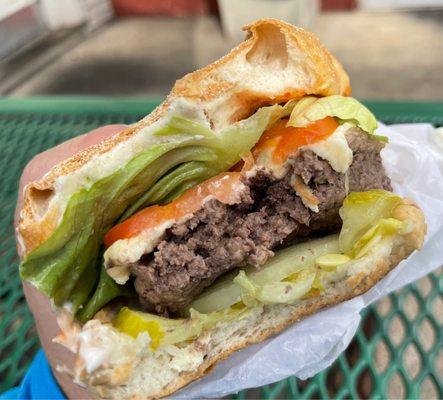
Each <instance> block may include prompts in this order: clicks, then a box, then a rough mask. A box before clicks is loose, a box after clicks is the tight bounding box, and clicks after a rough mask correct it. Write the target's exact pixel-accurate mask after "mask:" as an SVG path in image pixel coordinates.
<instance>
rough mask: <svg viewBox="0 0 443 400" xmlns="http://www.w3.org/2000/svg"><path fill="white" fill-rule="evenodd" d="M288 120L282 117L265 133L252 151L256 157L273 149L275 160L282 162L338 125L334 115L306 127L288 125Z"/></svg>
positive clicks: (325, 135)
mask: <svg viewBox="0 0 443 400" xmlns="http://www.w3.org/2000/svg"><path fill="white" fill-rule="evenodd" d="M287 122H288V120H287V119H282V120H280V121H278V122H277V123H276V124H275V125H274V126H272V127H271V128H270V129H268V130H267V131H265V132H264V133H263V135H262V136H261V138H260V140H259V142H258V143H257V145H256V146H255V147H254V149H253V151H252V152H253V154H254V156H255V157H257V156H258V155H259V154H260V153H261V152H263V151H266V150H271V151H272V153H273V156H272V159H273V161H274V162H275V163H277V164H282V163H284V162H285V161H286V160H287V158H288V157H289V156H290V155H291V154H295V153H296V152H297V151H298V149H299V148H300V147H302V146H307V145H310V144H313V143H316V142H319V141H321V140H324V139H326V138H327V137H328V136H329V135H331V134H332V133H333V132H334V131H335V130H336V129H337V127H338V122H337V121H336V120H335V118H333V117H326V118H323V119H320V120H318V121H315V122H313V123H312V124H310V125H308V126H307V127H304V128H294V127H292V126H288V127H287V126H286V123H287Z"/></svg>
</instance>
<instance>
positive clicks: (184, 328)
mask: <svg viewBox="0 0 443 400" xmlns="http://www.w3.org/2000/svg"><path fill="white" fill-rule="evenodd" d="M245 30H246V31H247V38H246V40H245V41H244V42H242V43H241V44H240V45H239V46H238V47H236V48H235V49H233V50H232V51H231V52H230V53H229V54H227V55H226V56H224V57H223V58H221V59H220V60H218V61H216V62H214V63H213V64H211V65H208V66H207V67H205V68H202V69H200V70H198V71H195V72H193V73H190V74H188V75H186V76H185V77H184V78H182V79H180V80H179V81H177V82H176V84H175V86H174V88H173V89H172V91H171V93H170V95H169V96H168V97H167V98H166V100H165V101H164V102H163V103H162V104H161V105H160V106H159V107H158V108H157V109H155V110H154V111H153V112H152V113H151V114H150V115H148V116H147V117H145V118H144V119H142V120H141V121H140V122H138V123H136V124H134V125H133V126H131V127H129V128H127V129H126V130H124V131H123V132H121V133H118V134H116V135H114V136H112V137H111V138H108V139H106V140H104V141H102V142H100V143H99V144H97V145H94V146H92V147H89V148H87V149H86V150H83V151H81V152H79V153H77V154H75V155H74V156H73V157H71V158H68V159H66V160H64V161H62V162H61V163H59V164H58V165H56V166H55V167H54V168H52V169H51V170H50V171H49V172H48V173H47V174H46V175H45V176H43V178H41V179H40V180H37V181H34V182H31V183H29V184H28V185H26V187H25V189H24V191H23V193H21V196H23V199H24V201H23V207H22V209H21V211H20V214H19V224H18V234H17V237H18V245H19V248H20V252H21V254H22V255H23V259H22V262H21V265H20V274H21V277H22V279H23V280H24V281H27V282H29V283H30V284H32V285H33V286H35V288H37V289H38V290H39V291H40V292H42V293H43V294H45V295H46V296H47V297H48V298H49V299H50V300H51V302H52V305H53V308H54V312H55V313H56V314H57V318H58V322H59V325H60V328H61V333H60V335H59V336H58V337H56V338H55V339H54V340H56V341H57V342H58V343H60V344H61V345H63V346H65V347H66V348H68V349H69V350H70V351H71V352H72V353H73V355H74V357H75V362H74V363H72V365H71V366H59V370H60V368H61V369H62V370H63V371H66V372H67V373H68V374H70V379H72V380H73V381H74V382H75V383H76V384H78V385H81V386H83V387H86V388H87V390H88V391H89V393H90V395H91V396H95V397H103V398H118V399H121V398H139V397H140V398H158V397H162V396H166V395H168V394H171V393H173V392H175V391H176V390H178V389H180V388H181V387H183V386H185V385H187V384H189V383H190V382H192V381H194V380H196V379H198V378H200V377H201V376H203V375H204V374H205V373H207V372H208V371H209V370H210V369H211V367H213V366H214V364H215V363H216V362H218V361H219V360H222V359H224V358H226V357H228V356H229V355H230V354H231V353H233V352H234V351H236V350H239V349H242V348H244V347H246V346H248V345H250V344H252V343H257V342H260V341H262V340H264V339H266V338H268V337H269V336H271V335H275V334H278V332H280V331H282V330H283V329H285V328H286V327H287V326H288V325H290V324H293V323H296V322H297V321H298V320H300V319H301V318H303V317H305V316H307V315H310V314H312V313H315V312H316V311H318V310H320V309H321V308H323V307H327V306H330V305H334V304H337V303H339V302H342V301H344V300H347V299H350V298H352V297H354V296H357V295H359V294H361V293H364V292H365V291H367V290H368V289H369V288H371V287H372V286H373V285H374V284H376V283H377V282H378V281H379V280H380V279H382V278H383V276H384V275H385V274H386V273H388V272H389V271H390V270H391V269H393V268H394V267H395V266H396V265H397V264H398V263H399V262H400V261H401V260H403V259H405V258H406V257H408V256H409V255H410V254H411V252H413V251H414V250H415V249H419V248H420V247H421V245H422V242H423V237H424V234H425V223H424V218H423V213H422V212H421V210H420V209H419V207H418V206H417V205H415V204H414V203H413V202H412V201H410V200H408V199H403V198H401V197H400V196H398V195H396V194H394V193H392V191H391V190H392V187H391V183H390V179H389V177H388V176H387V175H386V172H385V169H384V167H383V163H382V158H381V155H380V152H381V151H382V149H383V147H384V146H386V143H387V138H385V137H381V136H377V135H376V134H375V133H374V132H375V129H376V128H377V121H376V119H375V117H374V115H373V114H372V113H371V112H370V111H369V110H368V109H367V108H366V107H365V106H363V105H362V104H361V103H360V102H358V101H357V100H356V99H354V98H352V97H349V95H350V91H351V89H350V85H349V79H348V76H347V75H346V73H345V71H344V70H343V68H342V66H341V65H340V63H339V62H338V61H337V60H336V59H335V58H334V57H333V56H332V55H331V54H330V53H329V52H328V51H327V50H326V49H325V48H324V47H323V46H322V44H321V43H320V42H319V41H318V39H316V38H315V37H314V36H313V35H311V34H310V33H308V32H306V31H304V30H302V29H299V28H296V27H294V26H291V25H289V24H287V23H284V22H281V21H277V20H260V21H257V22H255V23H253V24H251V25H249V26H246V27H245ZM324 334H325V335H327V332H324Z"/></svg>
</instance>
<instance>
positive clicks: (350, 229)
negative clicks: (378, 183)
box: [339, 190, 401, 253]
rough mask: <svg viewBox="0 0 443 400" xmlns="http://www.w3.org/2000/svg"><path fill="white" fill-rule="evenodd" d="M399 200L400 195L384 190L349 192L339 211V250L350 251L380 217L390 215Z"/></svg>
mask: <svg viewBox="0 0 443 400" xmlns="http://www.w3.org/2000/svg"><path fill="white" fill-rule="evenodd" d="M400 202H401V197H400V196H397V195H396V194H394V193H391V192H387V191H386V190H368V191H366V192H352V193H350V194H349V196H348V197H346V199H345V200H344V201H343V205H342V207H341V208H340V211H339V213H340V217H341V219H342V221H343V225H342V229H341V232H340V238H339V245H340V250H341V252H343V253H349V252H351V251H352V249H353V247H354V245H355V244H356V243H357V241H358V240H359V239H360V238H361V237H362V236H363V235H364V234H365V233H366V232H367V231H368V230H369V229H371V228H372V227H373V226H374V225H376V224H377V222H378V221H379V220H380V219H382V218H388V217H390V216H391V215H392V211H393V210H394V208H395V207H396V206H397V205H398V204H400Z"/></svg>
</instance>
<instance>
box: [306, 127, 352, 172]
mask: <svg viewBox="0 0 443 400" xmlns="http://www.w3.org/2000/svg"><path fill="white" fill-rule="evenodd" d="M351 127H352V125H351V124H348V123H346V124H343V125H340V126H339V127H338V128H337V129H336V130H335V131H334V133H333V134H332V135H331V136H329V137H328V138H327V139H325V140H323V141H321V142H318V143H314V144H311V145H309V146H305V147H304V148H305V149H309V150H311V151H313V152H314V153H315V154H317V155H318V156H319V157H321V158H323V159H325V160H326V161H328V162H329V164H330V165H331V167H332V168H333V169H334V171H337V172H340V173H342V174H344V173H346V171H347V170H348V168H349V167H350V165H351V164H352V150H351V148H350V147H349V145H348V142H347V140H346V137H345V133H346V131H347V130H348V129H349V128H351Z"/></svg>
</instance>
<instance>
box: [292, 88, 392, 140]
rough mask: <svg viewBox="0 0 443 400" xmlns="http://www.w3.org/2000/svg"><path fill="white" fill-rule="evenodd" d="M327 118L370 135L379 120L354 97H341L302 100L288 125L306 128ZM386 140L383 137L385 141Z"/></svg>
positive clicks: (311, 97) (306, 98)
mask: <svg viewBox="0 0 443 400" xmlns="http://www.w3.org/2000/svg"><path fill="white" fill-rule="evenodd" d="M325 117H337V118H339V119H340V121H341V122H351V123H353V124H354V125H357V126H359V127H360V128H361V129H363V130H364V131H366V132H368V133H370V134H373V133H374V131H375V129H376V128H377V120H376V119H375V117H374V115H373V114H372V113H371V112H370V111H369V110H368V109H367V108H366V107H365V106H364V105H363V104H361V103H360V102H359V101H357V100H356V99H354V98H353V97H344V96H339V95H334V96H327V97H320V98H317V97H314V96H307V97H304V98H302V99H301V100H300V101H299V102H298V103H297V104H296V105H295V107H294V109H293V110H292V113H291V116H290V118H289V121H288V124H287V125H288V126H294V127H304V126H308V125H309V124H310V123H312V122H314V121H318V120H320V119H323V118H325ZM377 138H378V137H377ZM385 139H386V138H384V137H383V141H384V140H385Z"/></svg>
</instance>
